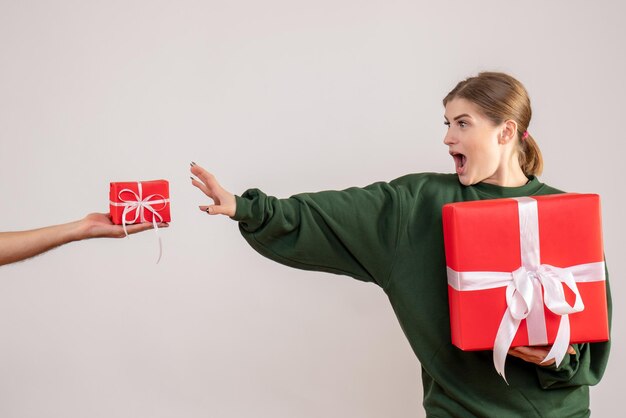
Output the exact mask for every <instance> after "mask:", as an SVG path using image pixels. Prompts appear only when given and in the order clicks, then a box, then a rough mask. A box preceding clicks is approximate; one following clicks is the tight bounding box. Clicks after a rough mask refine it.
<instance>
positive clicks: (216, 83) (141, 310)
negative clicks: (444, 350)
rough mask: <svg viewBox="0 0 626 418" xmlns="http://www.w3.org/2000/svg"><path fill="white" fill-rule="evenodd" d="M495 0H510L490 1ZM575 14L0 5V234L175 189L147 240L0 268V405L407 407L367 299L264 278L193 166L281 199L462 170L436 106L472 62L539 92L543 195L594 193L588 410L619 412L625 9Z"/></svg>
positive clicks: (212, 412) (374, 299)
mask: <svg viewBox="0 0 626 418" xmlns="http://www.w3.org/2000/svg"><path fill="white" fill-rule="evenodd" d="M505 4H506V5H505ZM625 12H626V6H624V3H623V2H621V1H619V0H614V1H608V0H600V1H596V2H594V3H593V4H591V3H589V2H587V1H578V0H577V1H564V0H561V1H551V2H546V1H536V0H531V1H525V2H506V3H505V2H501V1H496V0H491V1H489V0H481V1H476V2H467V1H441V2H420V1H390V0H385V1H382V0H365V1H356V0H332V1H330V0H316V1H294V0H265V1H252V0H242V1H236V0H235V1H233V0H230V1H214V0H210V1H199V0H198V1H192V0H179V1H176V2H173V1H171V2H167V1H148V0H136V1H115V0H113V1H107V2H104V1H102V2H95V1H78V0H76V1H70V0H60V1H43V0H32V1H19V2H17V1H9V0H1V1H0V60H1V62H0V146H1V148H0V179H1V182H0V196H1V197H0V230H3V231H7V230H21V229H30V228H35V227H40V226H44V225H49V224H57V223H63V222H68V221H71V220H75V219H79V218H81V217H83V216H84V215H86V214H87V213H89V212H93V211H106V210H108V185H109V182H110V181H122V180H149V179H156V178H166V179H168V180H169V181H170V185H171V197H172V217H173V220H172V223H171V227H170V228H169V229H167V230H163V231H162V237H163V240H164V256H163V260H162V261H161V263H160V264H159V265H155V263H154V261H155V258H156V252H157V249H156V240H155V237H154V234H153V233H150V232H146V233H144V234H140V235H137V236H133V237H131V238H130V239H128V240H92V241H89V242H80V243H74V244H70V245H68V246H66V247H63V248H60V249H57V250H54V251H52V252H50V253H47V254H45V255H42V256H40V257H37V258H35V259H33V260H29V261H27V262H23V263H18V264H14V265H10V266H5V267H2V268H0V416H1V417H7V418H26V417H64V418H73V417H77V418H78V417H150V418H159V417H193V418H195V417H273V418H274V417H276V418H282V417H285V418H287V417H365V418H367V417H372V418H374V417H377V418H378V417H386V418H396V417H397V418H404V417H420V416H421V417H423V416H424V412H423V409H422V406H421V399H422V389H421V381H420V371H419V364H418V362H417V360H416V359H415V357H414V354H413V353H412V351H411V349H410V347H409V345H408V343H407V342H406V340H405V338H404V336H403V334H402V332H401V330H400V327H399V325H398V324H397V322H396V319H395V317H394V314H393V312H392V310H391V308H390V306H389V303H388V301H387V299H386V297H385V295H384V293H383V292H382V291H381V290H380V289H379V288H377V287H376V286H374V285H371V284H364V283H360V282H357V281H355V280H352V279H349V278H345V277H340V276H334V275H329V274H322V273H311V272H302V271H298V270H293V269H289V268H286V267H283V266H280V265H278V264H275V263H272V262H270V261H268V260H266V259H264V258H262V257H261V256H259V255H258V254H256V253H255V252H254V251H253V250H252V249H250V248H249V247H248V246H247V244H246V243H245V241H244V240H243V239H242V238H241V237H240V236H239V233H238V230H237V225H236V223H234V222H232V221H230V220H229V219H227V218H217V217H214V218H209V217H208V216H207V215H206V214H203V213H201V212H200V211H198V209H197V205H199V204H205V203H207V202H208V200H207V199H204V198H203V196H202V195H201V194H200V193H199V191H197V190H196V189H194V188H193V187H192V186H191V185H190V181H189V175H188V167H189V161H191V160H194V161H196V162H198V163H199V164H201V165H203V166H205V167H207V168H208V169H210V170H211V171H213V172H214V173H215V174H216V175H217V176H218V178H219V179H221V181H222V182H223V184H224V186H225V187H227V188H229V189H230V190H231V191H233V192H235V193H241V192H243V191H244V190H245V189H246V188H249V187H260V188H262V189H263V190H264V191H266V192H267V193H270V194H273V195H276V196H280V197H286V196H289V195H291V194H294V193H297V192H303V191H315V190H322V189H340V188H345V187H348V186H362V185H366V184H369V183H371V182H374V181H378V180H391V179H393V178H396V177H399V176H401V175H403V174H407V173H410V172H423V171H439V172H450V171H452V170H453V161H452V159H451V158H450V157H449V155H448V154H447V149H446V147H445V146H444V145H443V144H442V140H443V135H444V132H445V127H444V126H443V107H442V105H441V99H442V98H443V97H444V96H445V94H446V93H447V92H448V91H449V90H450V89H452V88H453V87H454V85H455V84H456V83H457V82H458V81H459V80H461V79H463V78H465V77H467V76H470V75H475V74H476V73H477V72H478V71H481V70H498V71H506V72H509V73H511V74H512V75H514V76H516V77H517V78H519V79H520V80H521V81H522V82H523V83H524V84H525V86H526V87H527V89H528V90H529V92H530V95H531V99H532V103H533V110H534V118H533V120H532V122H531V125H530V128H529V130H530V132H531V133H532V135H533V136H534V137H535V138H536V140H537V141H538V142H539V144H540V146H541V149H542V151H543V154H544V158H545V161H546V167H545V173H544V175H543V176H542V177H541V180H542V181H544V182H546V183H548V184H550V185H552V186H555V187H557V188H561V189H564V190H568V191H578V192H594V193H599V194H600V195H601V197H602V202H603V215H604V233H605V246H606V256H607V261H608V266H609V271H610V273H611V279H612V289H613V299H614V302H615V312H614V318H615V320H614V324H613V334H612V337H613V343H614V346H613V356H612V359H611V362H610V364H609V369H608V370H607V373H606V375H605V378H604V380H603V381H602V382H601V383H600V385H599V386H597V387H594V388H593V390H592V410H593V411H594V415H597V416H601V417H611V416H616V415H617V414H618V412H617V408H616V406H617V405H618V403H619V399H620V398H619V396H620V394H619V392H618V390H619V388H620V387H621V381H622V379H623V376H624V374H625V373H626V364H625V363H624V361H623V357H622V355H620V353H623V352H624V328H625V325H624V323H623V322H622V321H621V320H620V318H623V309H622V303H621V302H622V299H623V296H624V294H625V292H626V289H625V286H624V283H623V281H622V278H623V276H624V273H625V271H626V268H625V267H624V263H623V255H622V251H623V249H624V244H623V236H624V232H625V229H626V228H625V222H624V219H623V213H624V210H623V207H624V205H625V204H626V201H625V200H624V195H623V191H622V190H623V185H622V183H623V179H624V173H623V169H624V154H623V152H624V145H623V143H624V141H625V137H624V133H623V132H624V129H623V119H624V115H623V112H624V110H623V101H624V97H626V86H625V80H626V78H625V77H624V74H626V61H625V60H624V40H625V39H626V29H625V27H626V26H624V24H623V16H624V13H625Z"/></svg>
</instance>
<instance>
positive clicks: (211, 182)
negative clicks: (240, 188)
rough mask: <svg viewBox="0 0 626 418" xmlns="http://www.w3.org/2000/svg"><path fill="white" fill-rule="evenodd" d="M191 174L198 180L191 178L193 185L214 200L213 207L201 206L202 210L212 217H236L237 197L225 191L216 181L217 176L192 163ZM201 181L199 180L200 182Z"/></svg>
mask: <svg viewBox="0 0 626 418" xmlns="http://www.w3.org/2000/svg"><path fill="white" fill-rule="evenodd" d="M190 171H191V173H192V174H193V175H194V176H196V177H197V179H195V178H193V177H191V184H193V185H194V186H196V187H197V188H198V189H200V190H202V192H203V193H204V194H205V195H207V196H208V197H210V198H211V199H213V205H208V206H206V205H203V206H199V208H200V210H201V211H203V212H206V213H208V214H210V215H226V216H230V217H231V218H232V217H233V216H235V211H236V209H237V201H236V200H235V195H233V194H232V193H230V192H229V191H227V190H225V189H224V188H223V187H222V186H221V185H220V184H219V183H218V182H217V180H216V179H215V176H214V175H213V174H211V173H209V172H208V171H206V170H205V169H204V168H202V167H200V166H199V165H197V164H196V163H194V162H192V163H191V169H190ZM198 179H199V180H198Z"/></svg>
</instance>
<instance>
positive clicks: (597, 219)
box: [443, 194, 609, 350]
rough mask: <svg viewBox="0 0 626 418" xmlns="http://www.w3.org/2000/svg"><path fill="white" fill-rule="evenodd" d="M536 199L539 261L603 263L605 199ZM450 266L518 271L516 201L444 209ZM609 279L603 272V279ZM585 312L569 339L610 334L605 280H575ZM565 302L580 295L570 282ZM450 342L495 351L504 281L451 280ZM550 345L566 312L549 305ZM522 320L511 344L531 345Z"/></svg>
mask: <svg viewBox="0 0 626 418" xmlns="http://www.w3.org/2000/svg"><path fill="white" fill-rule="evenodd" d="M533 199H535V200H536V201H537V216H538V223H539V247H540V248H539V253H540V260H541V264H549V265H552V266H555V267H561V268H568V267H571V266H577V265H582V264H587V263H599V262H603V261H604V255H603V246H602V227H601V211H600V199H599V196H597V195H589V194H559V195H547V196H536V197H533ZM443 228H444V242H445V252H446V263H447V266H448V268H449V269H452V270H454V271H456V272H513V271H515V270H517V269H518V268H520V266H521V264H522V261H521V255H520V254H521V245H520V221H519V215H518V202H517V201H516V200H514V199H495V200H482V201H474V202H459V203H452V204H448V205H445V206H444V208H443ZM602 277H603V276H602ZM576 285H577V287H578V291H579V292H580V296H581V297H582V301H583V303H584V310H583V311H582V312H578V313H573V314H570V315H568V316H569V322H570V327H571V330H570V342H571V343H583V342H597V341H606V340H608V338H609V331H608V315H607V302H606V285H605V281H604V280H598V281H588V282H578V281H577V283H576ZM564 291H565V296H566V300H567V301H568V303H569V304H570V305H572V304H573V299H574V294H573V293H572V292H571V291H570V290H569V289H568V288H567V287H565V286H564ZM448 296H449V308H450V327H451V337H452V343H453V344H454V345H455V346H457V347H459V348H461V349H462V350H485V349H493V347H494V340H495V337H496V334H497V332H498V327H499V325H500V323H501V321H502V319H503V315H504V314H505V311H506V310H507V302H506V286H501V287H497V288H492V289H485V290H458V289H455V288H454V287H453V286H452V285H450V284H449V285H448ZM543 308H544V316H545V321H546V325H545V329H546V331H547V337H548V344H552V343H553V342H554V339H555V336H556V333H557V329H558V327H559V322H560V319H561V317H560V316H559V315H556V314H554V313H552V312H551V311H549V310H548V309H547V308H546V307H545V306H544V307H543ZM527 331H528V330H527V324H526V320H522V321H521V324H520V326H519V328H518V330H517V333H516V334H515V337H514V339H513V342H512V344H511V346H512V347H515V346H526V345H531V344H529V339H528V332H527Z"/></svg>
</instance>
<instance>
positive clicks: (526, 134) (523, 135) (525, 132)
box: [522, 131, 528, 141]
mask: <svg viewBox="0 0 626 418" xmlns="http://www.w3.org/2000/svg"><path fill="white" fill-rule="evenodd" d="M526 138H528V131H524V133H523V134H522V141H523V140H525V139H526Z"/></svg>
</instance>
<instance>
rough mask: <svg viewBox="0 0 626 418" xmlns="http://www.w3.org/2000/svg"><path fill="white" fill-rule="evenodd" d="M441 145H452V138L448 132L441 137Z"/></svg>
mask: <svg viewBox="0 0 626 418" xmlns="http://www.w3.org/2000/svg"><path fill="white" fill-rule="evenodd" d="M443 143H444V144H446V145H451V144H453V143H454V137H453V136H452V135H451V134H450V131H448V132H447V133H446V135H445V136H444V137H443Z"/></svg>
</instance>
